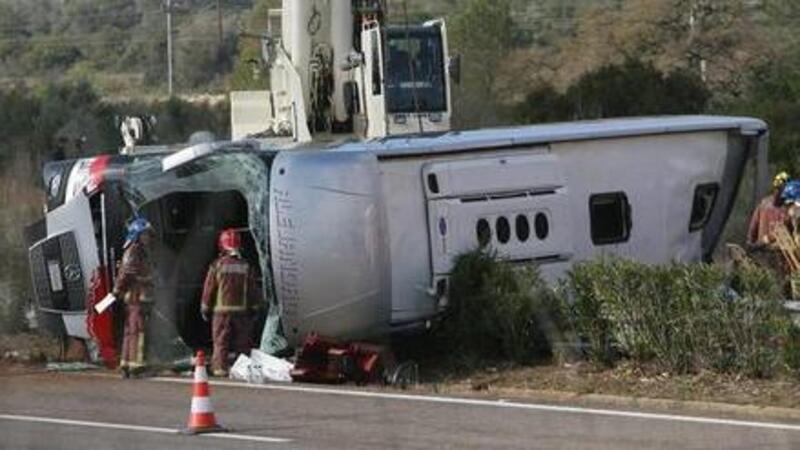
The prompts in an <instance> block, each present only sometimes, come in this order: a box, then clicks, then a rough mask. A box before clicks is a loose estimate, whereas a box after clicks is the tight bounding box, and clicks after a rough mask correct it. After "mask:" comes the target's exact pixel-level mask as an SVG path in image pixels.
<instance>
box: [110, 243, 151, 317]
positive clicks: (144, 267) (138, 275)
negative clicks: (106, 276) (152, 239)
mask: <svg viewBox="0 0 800 450" xmlns="http://www.w3.org/2000/svg"><path fill="white" fill-rule="evenodd" d="M114 291H115V292H116V293H117V295H120V296H122V298H123V300H124V301H125V303H127V304H138V303H141V302H149V301H152V300H153V268H152V267H151V265H150V258H149V256H148V254H147V249H145V246H144V244H142V243H141V242H138V241H137V242H134V243H133V244H131V245H130V246H129V247H128V248H126V249H125V252H124V253H123V254H122V262H121V263H120V265H119V271H118V272H117V279H116V282H115V283H114Z"/></svg>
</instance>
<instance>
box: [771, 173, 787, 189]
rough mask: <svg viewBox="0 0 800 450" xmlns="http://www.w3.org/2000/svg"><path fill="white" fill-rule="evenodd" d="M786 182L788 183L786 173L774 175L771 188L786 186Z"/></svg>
mask: <svg viewBox="0 0 800 450" xmlns="http://www.w3.org/2000/svg"><path fill="white" fill-rule="evenodd" d="M787 181H789V174H788V173H786V172H780V173H778V174H777V175H775V178H773V179H772V187H774V188H777V187H781V186H782V185H784V184H786V182H787Z"/></svg>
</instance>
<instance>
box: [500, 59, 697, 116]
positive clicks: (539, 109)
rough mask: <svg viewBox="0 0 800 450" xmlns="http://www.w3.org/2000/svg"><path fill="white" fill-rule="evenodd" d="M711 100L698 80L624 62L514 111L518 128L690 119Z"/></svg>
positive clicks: (541, 93)
mask: <svg viewBox="0 0 800 450" xmlns="http://www.w3.org/2000/svg"><path fill="white" fill-rule="evenodd" d="M709 97H710V93H709V91H708V90H707V89H706V87H705V85H704V84H703V82H702V81H701V80H700V79H699V77H698V76H697V75H695V74H693V73H690V72H688V71H686V70H681V69H679V70H675V71H673V72H671V73H668V74H664V73H662V72H660V71H659V70H657V69H656V68H655V67H654V66H653V65H652V64H649V63H643V62H641V61H638V60H628V61H625V62H624V63H623V64H618V65H608V66H604V67H601V68H599V69H597V70H595V71H592V72H589V73H587V74H585V75H583V76H582V77H581V78H580V79H579V80H578V81H577V82H576V83H575V84H574V85H572V86H570V87H569V89H568V90H567V91H566V93H564V94H559V93H558V92H557V91H556V90H555V89H554V88H553V87H552V86H550V85H547V84H545V85H540V86H539V87H537V88H535V89H534V90H533V91H531V92H530V93H529V94H528V95H527V96H526V98H525V100H524V101H523V102H521V103H519V104H518V105H517V106H516V107H515V108H514V113H515V119H516V120H517V121H518V122H523V123H531V122H551V121H563V120H577V119H600V118H606V117H625V116H645V115H661V114H695V113H700V112H703V111H704V110H705V107H706V103H707V101H708V99H709Z"/></svg>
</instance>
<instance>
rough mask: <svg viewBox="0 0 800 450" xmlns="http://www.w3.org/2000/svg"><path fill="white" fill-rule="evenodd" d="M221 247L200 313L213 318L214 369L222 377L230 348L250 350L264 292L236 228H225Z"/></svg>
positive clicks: (220, 240) (213, 263)
mask: <svg viewBox="0 0 800 450" xmlns="http://www.w3.org/2000/svg"><path fill="white" fill-rule="evenodd" d="M218 247H219V251H220V255H219V257H218V258H217V259H216V260H214V262H212V263H211V266H209V268H208V273H207V274H206V280H205V284H204V286H203V297H202V299H201V302H200V313H201V314H202V316H203V320H205V321H206V322H208V321H209V320H211V336H212V339H213V341H214V351H213V357H212V359H211V370H212V374H213V375H214V376H218V377H220V376H226V375H227V373H228V351H230V350H233V351H235V352H246V351H249V350H250V348H251V347H252V342H251V337H252V332H253V324H254V319H255V318H254V312H255V311H256V310H258V309H259V308H260V303H261V295H260V293H259V292H258V288H257V286H256V272H255V270H254V268H253V267H252V266H251V265H250V264H249V263H248V262H247V260H245V259H244V258H242V255H241V252H240V250H241V238H240V236H239V234H238V233H237V232H236V230H233V229H227V230H223V231H222V232H221V233H220V235H219V241H218ZM212 315H213V318H212V317H211V316H212Z"/></svg>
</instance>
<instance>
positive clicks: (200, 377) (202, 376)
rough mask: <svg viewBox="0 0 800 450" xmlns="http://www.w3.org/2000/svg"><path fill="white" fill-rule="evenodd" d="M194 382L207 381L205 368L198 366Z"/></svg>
mask: <svg viewBox="0 0 800 450" xmlns="http://www.w3.org/2000/svg"><path fill="white" fill-rule="evenodd" d="M194 381H208V373H206V366H200V367H198V368H196V369H195V371H194Z"/></svg>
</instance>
